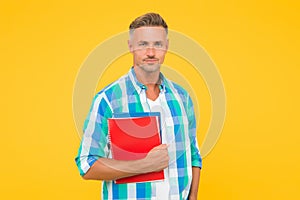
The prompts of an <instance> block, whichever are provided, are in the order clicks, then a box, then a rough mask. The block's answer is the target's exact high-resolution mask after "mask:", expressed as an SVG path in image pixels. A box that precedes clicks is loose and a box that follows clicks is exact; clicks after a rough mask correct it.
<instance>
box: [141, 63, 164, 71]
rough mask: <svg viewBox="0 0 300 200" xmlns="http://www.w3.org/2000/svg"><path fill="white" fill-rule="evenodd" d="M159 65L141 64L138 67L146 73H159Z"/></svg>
mask: <svg viewBox="0 0 300 200" xmlns="http://www.w3.org/2000/svg"><path fill="white" fill-rule="evenodd" d="M160 65H161V64H160V63H155V64H142V65H140V66H139V67H140V68H141V69H142V70H143V71H144V72H146V73H154V72H160Z"/></svg>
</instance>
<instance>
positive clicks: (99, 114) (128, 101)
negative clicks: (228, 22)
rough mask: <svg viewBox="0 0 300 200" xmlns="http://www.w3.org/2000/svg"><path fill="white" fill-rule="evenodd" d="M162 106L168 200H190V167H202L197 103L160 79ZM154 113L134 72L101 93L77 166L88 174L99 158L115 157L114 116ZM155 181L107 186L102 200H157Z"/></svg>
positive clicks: (88, 122) (105, 183)
mask: <svg viewBox="0 0 300 200" xmlns="http://www.w3.org/2000/svg"><path fill="white" fill-rule="evenodd" d="M160 78H161V85H160V94H159V95H160V103H161V108H162V110H163V113H162V116H163V119H162V120H161V122H162V126H161V127H162V129H163V130H162V131H164V132H165V135H166V142H167V143H168V144H169V148H168V151H169V157H170V161H169V167H168V170H167V171H168V180H169V199H176V200H178V199H187V197H188V194H189V190H190V186H191V181H192V166H193V167H200V168H201V167H202V159H201V156H200V152H199V148H198V145H197V140H196V121H195V116H194V109H193V103H192V101H191V98H190V96H189V95H188V93H187V92H186V91H185V90H184V89H183V88H182V87H180V86H179V85H177V84H175V83H173V82H172V81H170V80H168V79H166V78H165V77H164V76H163V75H162V74H160ZM137 112H151V110H150V106H149V104H148V102H147V97H146V87H145V86H144V85H143V84H142V83H140V82H138V80H137V78H136V75H135V72H134V70H133V68H131V69H130V71H129V73H128V74H126V75H124V76H122V77H121V78H120V79H119V80H117V81H115V82H114V83H112V84H110V85H109V86H107V87H106V88H104V89H103V90H102V91H100V92H99V93H98V94H97V95H96V96H95V98H94V99H93V103H92V107H91V110H90V112H89V114H88V117H87V119H86V121H85V123H84V134H83V138H82V141H81V145H80V148H79V152H78V156H77V157H76V164H77V166H78V168H79V171H80V174H81V175H84V174H85V173H86V172H87V171H88V170H89V169H90V167H91V166H92V165H93V164H94V162H95V161H97V160H98V159H99V158H101V157H104V158H111V151H110V147H109V139H108V124H107V119H108V118H111V117H112V115H113V113H137ZM156 186H157V182H155V181H153V182H144V183H129V184H115V183H114V181H103V188H102V198H103V199H116V200H121V199H122V200H125V199H126V200H128V199H131V200H135V199H157V195H158V194H157V190H156Z"/></svg>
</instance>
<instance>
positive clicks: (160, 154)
mask: <svg viewBox="0 0 300 200" xmlns="http://www.w3.org/2000/svg"><path fill="white" fill-rule="evenodd" d="M144 162H145V165H146V166H147V167H146V168H145V171H146V172H154V171H160V170H163V169H165V168H167V167H168V165H169V154H168V145H166V144H161V145H159V146H156V147H154V148H153V149H152V150H151V151H150V152H149V153H148V154H147V156H146V157H145V158H144Z"/></svg>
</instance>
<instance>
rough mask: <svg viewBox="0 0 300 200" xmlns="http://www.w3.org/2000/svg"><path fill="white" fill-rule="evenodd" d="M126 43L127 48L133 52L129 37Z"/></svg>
mask: <svg viewBox="0 0 300 200" xmlns="http://www.w3.org/2000/svg"><path fill="white" fill-rule="evenodd" d="M127 44H128V49H129V51H130V53H133V46H132V41H131V40H130V39H129V40H127Z"/></svg>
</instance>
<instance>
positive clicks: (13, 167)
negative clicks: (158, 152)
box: [0, 0, 300, 200]
mask: <svg viewBox="0 0 300 200" xmlns="http://www.w3.org/2000/svg"><path fill="white" fill-rule="evenodd" d="M299 9H300V6H299V3H297V1H292V0H290V1H279V0H278V1H276V0H274V1H271V0H269V1H241V0H240V1H233V0H229V1H220V0H217V1H208V0H205V1H203V0H201V1H196V0H195V1H190V0H186V1H157V0H153V1H136V0H131V1H111V2H108V1H82V2H81V3H79V1H29V0H28V1H16V0H15V1H7V2H4V1H1V3H0V27H1V28H0V30H1V31H0V44H1V46H0V48H1V54H0V55H1V74H0V81H1V82H0V89H1V140H0V148H1V149H0V150H1V151H0V152H1V165H0V172H1V188H0V191H1V192H0V195H1V196H0V198H1V199H99V196H100V183H99V182H97V181H83V180H82V179H81V178H80V176H79V174H78V171H77V168H76V166H75V162H74V157H75V155H76V153H77V148H78V146H79V141H80V138H79V135H78V133H77V131H76V128H75V125H74V121H73V114H72V92H73V86H74V82H75V79H76V75H77V72H78V70H79V69H80V66H81V64H82V63H83V61H84V59H85V58H86V57H87V56H88V54H89V53H90V52H91V51H92V50H93V49H94V48H95V47H96V46H97V45H98V44H100V43H101V42H102V41H104V40H105V39H107V38H109V37H111V36H112V35H114V34H117V33H119V32H122V31H124V30H126V29H127V27H128V25H129V23H130V22H131V21H132V20H133V19H134V18H135V17H137V16H139V15H141V14H143V13H145V12H149V11H154V12H158V13H160V14H161V15H162V16H163V17H164V18H165V20H166V21H167V23H168V25H169V27H170V28H171V29H173V30H177V31H180V32H182V33H184V34H186V35H188V36H190V37H192V38H193V39H194V40H196V41H197V42H198V43H199V44H201V45H202V46H203V47H204V48H205V49H206V50H207V52H208V53H209V55H210V56H211V57H212V59H213V60H214V62H215V63H216V65H217V66H218V69H219V71H220V74H221V75H222V78H223V81H224V85H225V89H226V95H227V116H226V121H225V126H224V129H223V132H222V135H221V137H220V139H219V141H218V143H217V145H216V146H215V148H214V149H213V151H212V152H211V153H210V154H209V155H208V156H207V157H205V158H204V160H203V170H202V175H201V184H200V189H199V199H208V200H210V199H299V198H300V194H299V192H298V190H299V188H300V173H299V171H300V164H299V162H300V160H299V159H300V156H299V153H300V150H299V139H300V136H299V133H300V131H299V113H300V109H299V102H300V98H299V96H300V95H299V81H298V76H299V72H300V70H299V67H300V62H299V56H300V54H299V53H300V51H299V43H300V41H299V35H300V26H299V25H300V24H299V20H300V14H299ZM173 57H174V56H172V55H168V57H167V60H166V62H168V65H171V64H175V62H174V61H172V60H173V59H172V58H173ZM176 59H177V60H178V62H177V63H180V62H182V65H185V64H184V62H183V61H180V59H178V58H175V57H174V60H176ZM118 63H121V64H122V66H120V65H119V67H128V66H130V65H131V60H130V59H124V60H117V61H116V62H115V63H114V64H115V65H116V64H118ZM125 71H127V70H125ZM100 86H101V83H99V87H100ZM204 93H205V92H204ZM207 96H208V95H207V94H205V95H204V97H203V98H204V99H205V98H207ZM199 99H201V97H199ZM201 101H202V100H201ZM203 102H204V104H205V103H207V102H206V100H203ZM207 104H208V103H207ZM204 107H205V106H204ZM203 112H204V114H203V116H204V118H205V116H209V108H203ZM203 124H204V125H203V126H204V128H202V129H203V130H202V131H201V134H200V135H199V141H202V139H203V137H204V135H203V134H205V129H206V128H207V126H208V125H207V124H208V120H206V121H205V119H204V120H203ZM202 133H203V134H202Z"/></svg>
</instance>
